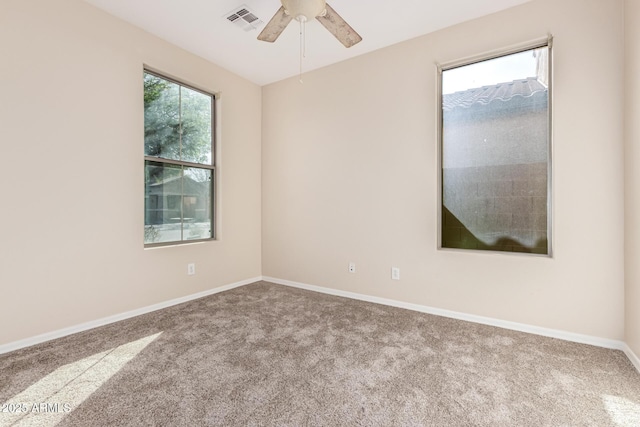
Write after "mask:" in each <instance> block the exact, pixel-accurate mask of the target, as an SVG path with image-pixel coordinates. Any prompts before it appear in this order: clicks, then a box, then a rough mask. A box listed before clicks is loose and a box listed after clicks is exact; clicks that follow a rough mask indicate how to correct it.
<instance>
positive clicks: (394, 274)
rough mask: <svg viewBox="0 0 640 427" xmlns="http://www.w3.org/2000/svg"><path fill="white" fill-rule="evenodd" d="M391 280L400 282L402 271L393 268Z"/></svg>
mask: <svg viewBox="0 0 640 427" xmlns="http://www.w3.org/2000/svg"><path fill="white" fill-rule="evenodd" d="M391 279H393V280H400V269H399V268H398V267H391Z"/></svg>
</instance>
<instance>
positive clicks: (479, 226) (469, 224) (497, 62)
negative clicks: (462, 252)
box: [441, 47, 549, 254]
mask: <svg viewBox="0 0 640 427" xmlns="http://www.w3.org/2000/svg"><path fill="white" fill-rule="evenodd" d="M548 63H549V62H548V48H547V47H544V48H540V49H533V50H528V51H525V52H521V53H517V54H513V55H507V56H503V57H499V58H496V59H491V60H488V61H483V62H479V63H475V64H471V65H467V66H463V67H458V68H454V69H451V70H446V71H443V73H442V88H443V95H442V169H443V170H442V197H443V200H442V230H441V236H442V247H445V248H465V249H482V250H496V251H514V252H530V253H541V254H546V253H548V230H547V212H548V209H547V205H548V200H547V193H548V191H547V188H548V183H547V176H548V158H549V122H548V120H549V115H548V103H549V91H548Z"/></svg>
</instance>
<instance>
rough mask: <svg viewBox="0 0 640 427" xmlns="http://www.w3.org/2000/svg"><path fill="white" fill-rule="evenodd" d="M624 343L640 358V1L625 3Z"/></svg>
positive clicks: (633, 0)
mask: <svg viewBox="0 0 640 427" xmlns="http://www.w3.org/2000/svg"><path fill="white" fill-rule="evenodd" d="M625 18H626V19H625V29H626V34H625V46H626V52H625V57H626V78H625V89H626V90H625V99H626V109H625V112H626V122H625V123H626V146H625V150H626V151H625V160H626V163H625V173H626V176H625V184H626V198H625V202H626V211H625V224H626V227H625V274H626V276H625V279H626V297H625V301H626V310H625V313H626V341H627V344H628V345H629V347H631V349H632V350H633V352H634V353H635V354H636V355H639V356H640V171H639V170H638V165H640V77H639V76H640V0H626V1H625Z"/></svg>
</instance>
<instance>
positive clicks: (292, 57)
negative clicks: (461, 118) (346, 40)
mask: <svg viewBox="0 0 640 427" xmlns="http://www.w3.org/2000/svg"><path fill="white" fill-rule="evenodd" d="M84 1H86V2H87V3H90V4H92V5H94V6H96V7H98V8H100V9H103V10H105V11H107V12H109V13H110V14H112V15H115V16H117V17H119V18H121V19H123V20H125V21H127V22H130V23H132V24H134V25H136V26H138V27H140V28H143V29H144V30H146V31H148V32H150V33H152V34H155V35H156V36H158V37H160V38H162V39H164V40H167V41H169V42H171V43H173V44H175V45H177V46H180V47H182V48H183V49H185V50H188V51H190V52H192V53H194V54H196V55H199V56H201V57H203V58H205V59H207V60H209V61H211V62H213V63H215V64H217V65H219V66H221V67H223V68H226V69H227V70H229V71H232V72H234V73H236V74H238V75H240V76H242V77H245V78H247V79H249V80H251V81H253V82H254V83H257V84H259V85H265V84H268V83H272V82H275V81H278V80H282V79H284V78H287V77H291V76H295V75H297V74H298V72H299V60H300V58H299V52H300V40H299V27H298V23H297V22H296V21H292V22H291V24H289V26H288V27H287V28H286V30H285V31H284V32H283V33H282V35H281V36H280V38H279V39H278V40H276V42H275V43H273V44H272V43H266V42H262V41H258V40H257V39H256V37H257V36H258V34H259V32H260V31H262V28H263V27H264V25H266V23H267V22H269V20H270V19H271V17H272V16H273V14H274V13H275V12H276V10H278V8H279V7H280V1H279V0H180V1H177V0H84ZM527 1H529V0H403V1H394V0H330V1H329V2H328V3H329V4H330V5H331V6H332V7H333V8H334V9H335V10H336V12H338V13H339V14H340V15H341V16H342V17H343V18H344V19H345V20H346V21H347V22H348V23H349V24H350V25H351V26H352V27H353V28H354V29H355V30H356V31H357V32H358V33H359V34H360V35H361V36H362V38H363V41H362V42H360V43H359V44H357V45H355V46H354V47H352V48H349V49H347V48H345V47H344V46H342V44H340V42H338V40H336V39H335V38H334V37H333V36H332V35H331V34H330V33H329V32H328V31H327V30H326V29H325V28H324V27H322V25H321V24H320V23H319V22H317V21H315V20H313V21H310V22H309V23H307V29H306V57H305V59H304V62H303V69H304V71H310V70H313V69H316V68H320V67H324V66H327V65H330V64H333V63H336V62H339V61H343V60H345V59H348V58H352V57H354V56H358V55H362V54H364V53H366V52H371V51H373V50H376V49H380V48H383V47H385V46H389V45H392V44H395V43H398V42H401V41H404V40H408V39H411V38H414V37H417V36H420V35H423V34H427V33H430V32H433V31H436V30H438V29H441V28H445V27H448V26H451V25H454V24H457V23H460V22H464V21H468V20H470V19H474V18H477V17H480V16H484V15H488V14H490V13H493V12H497V11H499V10H503V9H507V8H509V7H512V6H516V5H518V4H522V3H526V2H527ZM241 5H246V6H247V7H248V8H249V9H250V10H251V11H252V12H253V13H254V14H255V15H257V16H258V18H260V19H261V20H262V21H264V22H263V24H262V25H260V26H259V27H258V28H257V30H253V31H249V32H245V31H244V30H243V29H241V28H239V27H238V26H236V25H234V24H232V23H231V22H229V21H228V20H227V19H226V16H227V13H228V12H231V11H233V10H234V9H236V8H237V7H238V6H241Z"/></svg>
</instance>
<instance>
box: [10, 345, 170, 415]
mask: <svg viewBox="0 0 640 427" xmlns="http://www.w3.org/2000/svg"><path fill="white" fill-rule="evenodd" d="M160 334H162V332H159V333H157V334H155V335H149V336H147V337H144V338H141V339H139V340H136V341H132V342H130V343H126V344H123V345H121V346H118V347H115V348H112V349H110V350H107V351H103V352H101V353H96V354H94V355H91V356H89V357H86V358H84V359H81V360H78V361H77V362H73V363H69V364H68V365H64V366H61V367H59V368H58V369H56V370H55V371H53V372H52V373H50V374H49V375H47V376H46V377H44V378H42V379H41V380H39V381H38V382H37V383H35V384H33V385H31V386H30V387H29V388H27V389H26V390H24V391H23V392H21V393H18V394H16V395H15V396H13V397H12V398H11V399H9V400H8V401H6V402H4V403H3V404H2V408H6V409H7V411H6V412H4V413H2V414H0V427H4V426H12V427H13V426H16V427H18V426H20V427H23V426H54V425H56V424H57V423H59V422H60V420H62V418H63V417H64V416H65V415H66V414H68V413H70V412H71V411H73V410H74V409H75V408H77V407H78V406H79V405H80V404H81V403H82V402H84V400H85V399H87V398H88V397H89V396H90V395H91V394H92V393H93V392H95V391H96V390H98V389H99V388H100V387H101V386H102V385H103V384H104V383H105V382H107V380H109V378H111V377H112V376H113V375H115V374H116V373H117V372H118V371H119V370H120V369H122V367H123V366H124V365H126V364H127V362H129V361H130V360H132V359H133V358H134V357H136V356H137V355H138V353H140V352H141V351H142V350H143V349H144V348H145V347H146V346H148V345H149V344H150V343H151V342H152V341H154V340H155V339H156V338H158V337H159V336H160Z"/></svg>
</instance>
